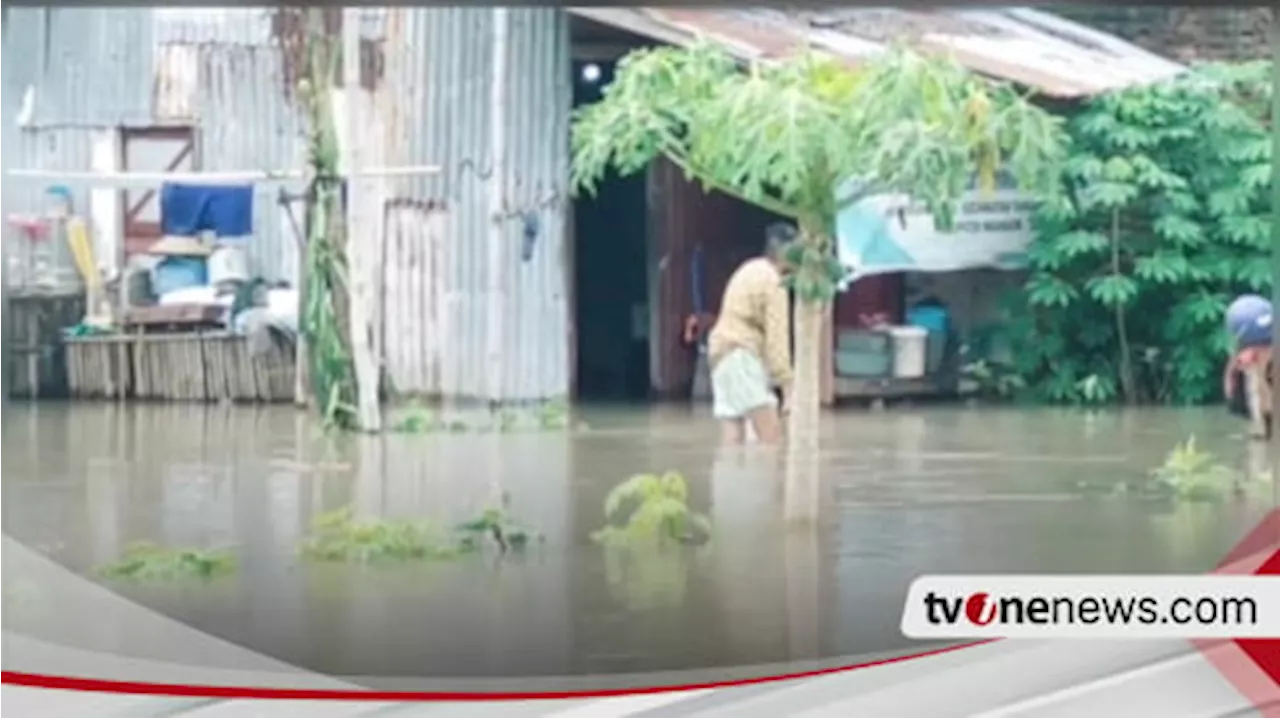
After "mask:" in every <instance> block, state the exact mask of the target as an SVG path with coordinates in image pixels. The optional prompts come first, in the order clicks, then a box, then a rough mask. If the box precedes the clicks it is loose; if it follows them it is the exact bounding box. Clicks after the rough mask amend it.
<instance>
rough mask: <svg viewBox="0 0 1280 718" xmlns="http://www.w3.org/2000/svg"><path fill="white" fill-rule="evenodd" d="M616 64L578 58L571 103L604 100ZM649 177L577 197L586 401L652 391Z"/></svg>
mask: <svg viewBox="0 0 1280 718" xmlns="http://www.w3.org/2000/svg"><path fill="white" fill-rule="evenodd" d="M613 69H614V64H613V63H612V62H607V61H601V62H586V61H575V62H574V63H573V74H574V98H573V102H574V106H575V107H577V106H579V105H584V104H589V103H591V102H594V101H596V100H598V99H600V96H601V95H600V93H601V90H602V89H603V88H604V87H605V86H607V85H608V84H609V83H610V82H612V80H613ZM645 187H646V176H645V173H644V172H639V173H636V174H634V175H632V176H630V177H619V176H617V175H615V174H610V175H609V176H608V177H606V178H605V179H604V181H603V182H601V183H600V186H599V187H598V188H597V190H596V194H595V196H594V197H588V196H582V197H580V198H579V199H578V200H576V201H575V202H574V275H575V276H574V280H575V283H576V284H575V286H576V291H575V295H576V296H575V300H576V301H575V304H576V306H575V307H574V312H575V317H576V334H577V347H575V350H576V352H577V394H578V398H579V399H583V400H588V401H590V400H612V401H619V400H638V399H645V398H647V397H648V395H649V339H648V327H649V321H648V311H649V306H648V305H649V297H648V293H649V292H648V270H647V266H646V262H647V252H646V241H645V238H646V236H647V232H646V226H645V220H646V216H645V215H646V204H645Z"/></svg>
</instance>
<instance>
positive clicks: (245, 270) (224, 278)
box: [209, 244, 249, 284]
mask: <svg viewBox="0 0 1280 718" xmlns="http://www.w3.org/2000/svg"><path fill="white" fill-rule="evenodd" d="M247 281H249V257H248V255H247V254H246V253H245V251H244V248H243V247H234V246H231V245H229V244H224V245H220V246H219V247H218V248H217V249H215V250H213V254H210V255H209V283H210V284H222V283H224V282H247Z"/></svg>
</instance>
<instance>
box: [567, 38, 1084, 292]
mask: <svg viewBox="0 0 1280 718" xmlns="http://www.w3.org/2000/svg"><path fill="white" fill-rule="evenodd" d="M1060 148H1061V137H1060V129H1059V126H1058V121H1057V120H1056V119H1054V118H1052V117H1050V116H1049V115H1048V114H1046V113H1044V112H1043V111H1041V110H1039V109H1037V108H1036V107H1034V106H1033V105H1031V104H1030V103H1028V102H1027V101H1026V100H1025V99H1024V98H1022V97H1020V96H1019V95H1018V94H1017V93H1016V91H1015V90H1014V89H1013V88H1012V87H1010V86H1008V85H1004V84H998V83H992V82H988V81H986V80H983V79H980V78H978V77H977V76H975V75H973V74H971V73H969V72H967V71H965V70H964V69H963V68H961V67H960V66H959V65H958V64H956V63H955V62H953V61H951V60H949V59H945V58H936V57H924V56H921V55H917V54H914V53H911V52H908V51H906V50H902V49H895V50H894V51H892V52H890V53H887V54H886V55H884V56H883V57H879V58H876V59H874V60H869V61H867V62H865V63H861V64H860V65H859V66H858V67H857V68H856V69H854V68H850V67H849V66H848V65H847V64H846V63H844V62H842V61H840V60H837V59H835V58H832V57H829V56H827V55H824V54H821V53H818V52H807V53H802V54H799V55H795V56H792V57H789V58H786V59H783V60H779V61H776V62H770V63H768V64H765V63H759V62H753V63H750V64H749V65H748V66H746V67H744V66H743V65H742V63H740V62H739V61H737V60H736V59H735V58H733V57H732V56H731V55H730V54H729V53H728V52H726V51H725V50H724V49H723V48H721V47H718V46H716V45H714V44H711V43H701V44H698V45H695V46H693V47H691V48H673V47H664V48H658V49H646V50H637V51H635V52H632V53H631V54H629V55H628V56H627V57H625V58H624V59H623V60H622V61H621V62H620V63H619V65H618V69H617V73H616V76H615V80H614V82H613V83H612V84H611V85H610V86H609V87H607V88H605V91H604V97H603V99H602V100H601V101H600V102H598V103H595V104H593V105H589V106H586V107H584V108H581V109H580V110H578V111H577V113H576V114H575V116H574V120H573V133H572V150H573V167H572V183H573V186H574V187H575V188H576V189H577V190H578V191H582V192H586V193H588V194H590V193H592V192H594V190H595V188H596V186H597V184H598V183H599V182H600V180H601V179H602V178H603V177H604V176H605V173H606V172H607V171H608V170H609V169H616V170H617V171H619V172H621V173H622V174H624V175H626V174H632V173H635V172H639V171H642V170H644V169H645V168H646V167H647V166H648V164H649V163H650V162H651V161H652V160H654V159H655V158H658V157H665V158H666V159H668V160H669V161H671V162H673V163H674V164H676V165H677V166H679V167H680V168H682V169H683V170H684V171H685V173H686V174H687V176H689V177H691V178H694V179H696V180H698V181H699V182H701V183H702V184H703V186H704V187H705V188H707V189H715V190H719V191H721V192H724V193H726V194H729V195H732V196H735V197H738V198H741V199H744V200H746V201H748V202H751V203H754V204H756V205H758V206H760V207H763V208H765V209H768V210H771V211H773V212H775V213H778V214H781V215H784V216H788V217H792V218H794V219H796V220H797V221H798V223H799V226H800V228H801V234H802V242H803V245H804V246H803V247H802V248H801V249H797V250H796V253H795V254H793V255H792V256H791V257H790V259H791V264H792V268H793V272H792V275H791V277H792V282H793V283H794V285H793V288H794V289H795V291H796V292H797V294H798V295H799V296H800V297H801V298H802V299H805V300H808V301H816V302H822V301H827V300H829V299H830V298H831V297H832V295H833V294H834V292H835V287H836V284H837V282H838V280H839V279H841V278H842V274H843V269H842V268H840V267H839V266H838V265H837V264H836V263H835V261H834V259H833V247H832V242H831V237H832V234H833V227H834V223H835V218H836V215H837V213H838V211H839V209H840V208H841V207H842V206H844V205H846V204H849V203H853V202H855V201H857V200H858V199H860V198H862V197H865V196H866V195H868V194H871V193H878V192H898V193H905V194H907V195H910V196H911V197H913V198H914V199H915V200H917V201H919V202H921V203H923V204H924V206H925V207H926V208H927V209H928V210H930V211H931V212H932V213H933V214H934V215H935V217H936V218H937V220H938V221H939V222H940V223H941V224H942V225H943V226H949V225H950V223H951V221H952V219H953V217H954V206H955V203H956V201H957V200H958V198H959V197H960V196H961V194H962V193H963V192H965V191H966V190H967V189H968V187H969V184H970V182H971V179H972V178H973V176H974V174H975V173H976V174H977V175H978V177H979V180H980V182H981V184H982V185H983V186H986V187H994V183H995V174H996V169H997V166H999V165H1004V166H1005V167H1006V168H1007V169H1008V170H1009V171H1010V172H1011V173H1012V174H1013V175H1014V176H1015V177H1016V178H1017V180H1018V181H1019V183H1020V184H1021V186H1023V187H1024V188H1026V189H1028V190H1032V191H1034V190H1035V189H1036V188H1038V187H1041V186H1048V185H1049V184H1051V183H1052V181H1053V180H1054V179H1055V178H1056V172H1057V169H1056V166H1055V165H1056V160H1057V159H1058V156H1059V152H1060ZM840 188H844V189H846V190H849V191H843V192H838V191H837V190H838V189H840Z"/></svg>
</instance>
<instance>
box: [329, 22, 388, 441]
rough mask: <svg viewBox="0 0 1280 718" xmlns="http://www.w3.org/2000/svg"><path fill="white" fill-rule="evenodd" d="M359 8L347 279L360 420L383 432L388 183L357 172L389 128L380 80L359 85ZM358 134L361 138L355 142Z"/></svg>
mask: <svg viewBox="0 0 1280 718" xmlns="http://www.w3.org/2000/svg"><path fill="white" fill-rule="evenodd" d="M360 14H361V10H360V9H359V8H355V9H350V8H348V9H346V10H343V17H342V58H343V61H342V67H343V87H344V90H345V94H346V103H347V106H346V113H347V122H346V130H347V132H346V134H347V136H346V137H343V138H341V139H340V141H341V148H342V152H343V155H344V157H345V158H346V160H347V161H346V167H345V168H344V169H345V172H346V174H347V176H348V177H351V178H352V179H351V180H349V186H348V190H347V232H346V234H347V238H346V239H347V242H346V253H347V271H348V273H349V287H348V291H349V294H350V327H351V353H352V360H353V363H354V365H355V379H356V416H357V421H358V422H359V424H360V428H361V429H362V430H363V431H367V432H377V431H380V430H381V429H382V407H381V405H380V399H381V394H382V391H381V386H380V384H381V379H382V372H381V364H382V362H381V357H380V356H379V355H378V346H377V344H378V342H377V341H376V337H378V336H381V321H382V317H381V315H382V312H381V306H380V305H381V299H382V291H381V285H382V283H381V277H380V274H381V269H382V267H381V262H382V254H383V253H382V242H383V236H384V231H383V225H384V220H385V217H386V214H385V213H386V193H385V191H384V185H385V181H384V180H383V179H381V178H378V177H372V176H368V175H358V174H357V173H358V172H359V169H360V168H361V167H365V166H367V165H370V164H375V163H378V162H379V161H380V160H381V159H382V158H381V155H382V153H383V146H384V142H385V135H386V127H385V123H384V121H383V120H384V118H383V117H382V115H381V113H380V112H379V111H378V110H379V109H380V108H379V103H378V95H379V94H380V90H381V82H380V78H375V82H374V85H373V87H372V88H371V89H367V90H366V89H365V88H364V87H363V86H362V85H361V83H360V80H361V77H360V75H361V72H360V71H361V65H362V63H361V57H360ZM357 133H358V135H359V136H358V138H357Z"/></svg>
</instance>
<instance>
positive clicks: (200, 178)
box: [6, 165, 440, 186]
mask: <svg viewBox="0 0 1280 718" xmlns="http://www.w3.org/2000/svg"><path fill="white" fill-rule="evenodd" d="M438 172H440V167H439V166H436V165H415V166H407V167H366V168H364V169H361V170H359V171H357V172H346V173H342V174H341V176H343V177H405V176H413V175H431V174H436V173H438ZM6 174H8V175H9V176H11V177H21V178H28V179H43V180H55V181H57V182H59V183H63V184H96V185H103V184H106V185H115V186H128V185H144V186H145V185H155V184H163V183H166V182H173V183H182V184H234V183H241V182H251V183H254V184H266V183H273V182H274V183H288V182H297V181H300V180H303V179H305V178H306V177H307V176H308V175H307V174H305V173H303V172H302V171H301V170H243V171H224V172H216V171H215V172H85V171H66V170H41V169H14V170H9V171H8V172H6Z"/></svg>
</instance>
